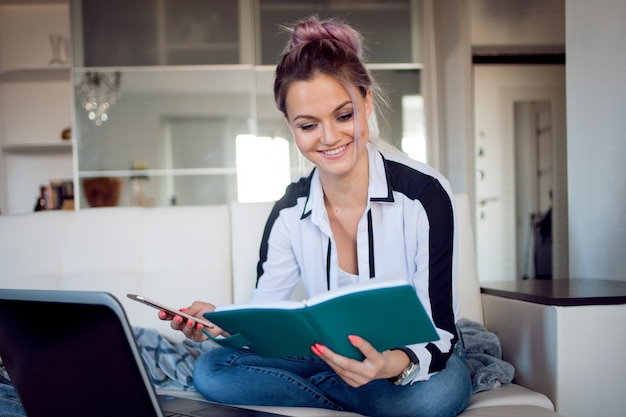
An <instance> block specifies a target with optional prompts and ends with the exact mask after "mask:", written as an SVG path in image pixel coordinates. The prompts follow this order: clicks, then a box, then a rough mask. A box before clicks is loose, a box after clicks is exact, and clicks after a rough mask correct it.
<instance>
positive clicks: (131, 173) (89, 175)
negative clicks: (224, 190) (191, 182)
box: [78, 167, 237, 178]
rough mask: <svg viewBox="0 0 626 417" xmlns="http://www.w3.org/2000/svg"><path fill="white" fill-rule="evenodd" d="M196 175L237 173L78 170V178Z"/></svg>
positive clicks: (228, 170) (217, 170)
mask: <svg viewBox="0 0 626 417" xmlns="http://www.w3.org/2000/svg"><path fill="white" fill-rule="evenodd" d="M196 175H237V168H235V167H223V168H172V169H142V170H132V169H130V170H102V171H78V177H79V178H96V177H134V176H137V177H139V176H148V177H166V176H196Z"/></svg>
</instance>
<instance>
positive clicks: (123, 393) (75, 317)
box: [0, 290, 159, 417]
mask: <svg viewBox="0 0 626 417" xmlns="http://www.w3.org/2000/svg"><path fill="white" fill-rule="evenodd" d="M73 298H75V300H72V299H73ZM61 300H64V301H61ZM115 304H117V305H115ZM118 314H124V313H123V310H122V309H121V307H120V306H119V303H117V302H116V301H115V300H114V299H113V298H112V297H111V296H109V295H108V294H104V293H69V292H67V293H63V292H56V293H48V292H39V291H20V290H2V291H0V357H1V358H2V360H3V362H4V364H5V366H6V368H7V370H8V372H9V375H10V376H11V380H12V382H13V384H14V385H15V388H16V389H17V392H18V393H19V396H20V399H21V401H22V403H23V406H24V410H25V411H26V414H27V415H28V416H29V417H38V416H52V415H62V416H85V415H89V416H94V417H100V416H107V417H110V416H112V415H124V416H131V415H132V416H156V415H158V414H159V412H158V411H157V409H158V405H157V404H158V403H157V400H156V396H155V395H154V393H153V391H151V389H150V388H149V387H146V382H145V378H142V375H143V373H144V372H145V369H140V368H142V367H140V366H139V365H138V364H139V363H140V361H141V359H140V356H139V353H138V352H137V351H136V345H134V341H132V342H131V343H128V342H127V341H128V340H130V339H132V336H131V337H129V335H132V333H131V329H130V328H127V327H128V326H127V324H126V322H125V320H120V319H119V317H117V315H118ZM144 376H145V375H144ZM147 388H148V389H147Z"/></svg>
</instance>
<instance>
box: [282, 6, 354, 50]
mask: <svg viewBox="0 0 626 417" xmlns="http://www.w3.org/2000/svg"><path fill="white" fill-rule="evenodd" d="M320 40H332V41H337V42H340V43H342V44H344V45H346V46H347V47H348V48H350V49H351V50H352V51H353V52H354V53H355V54H356V55H357V56H358V57H359V58H361V51H362V47H361V35H360V34H359V33H358V32H357V31H356V30H354V29H353V28H352V27H350V26H349V25H347V24H344V23H341V22H338V21H336V20H323V21H320V20H319V19H318V18H317V17H315V16H312V17H309V18H307V19H304V20H302V21H300V22H298V23H297V24H296V25H295V26H294V27H293V29H292V35H291V40H290V42H289V49H293V48H295V47H297V46H298V45H302V44H306V43H309V42H313V41H320Z"/></svg>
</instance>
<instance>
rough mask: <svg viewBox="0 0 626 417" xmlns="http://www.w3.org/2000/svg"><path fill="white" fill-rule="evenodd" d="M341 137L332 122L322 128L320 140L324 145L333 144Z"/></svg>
mask: <svg viewBox="0 0 626 417" xmlns="http://www.w3.org/2000/svg"><path fill="white" fill-rule="evenodd" d="M339 139H340V137H339V132H338V130H337V129H335V127H334V126H333V125H332V124H326V125H324V126H323V128H322V136H321V138H320V142H322V143H323V144H324V145H332V144H333V143H337V141H338V140H339Z"/></svg>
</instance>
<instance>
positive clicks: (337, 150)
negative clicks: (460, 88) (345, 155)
mask: <svg viewBox="0 0 626 417" xmlns="http://www.w3.org/2000/svg"><path fill="white" fill-rule="evenodd" d="M347 147H348V145H343V146H340V147H339V148H335V149H330V150H327V151H322V153H323V154H324V155H328V156H333V155H338V154H340V153H341V152H343V151H344V150H345V149H346V148H347Z"/></svg>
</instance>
